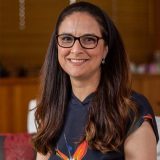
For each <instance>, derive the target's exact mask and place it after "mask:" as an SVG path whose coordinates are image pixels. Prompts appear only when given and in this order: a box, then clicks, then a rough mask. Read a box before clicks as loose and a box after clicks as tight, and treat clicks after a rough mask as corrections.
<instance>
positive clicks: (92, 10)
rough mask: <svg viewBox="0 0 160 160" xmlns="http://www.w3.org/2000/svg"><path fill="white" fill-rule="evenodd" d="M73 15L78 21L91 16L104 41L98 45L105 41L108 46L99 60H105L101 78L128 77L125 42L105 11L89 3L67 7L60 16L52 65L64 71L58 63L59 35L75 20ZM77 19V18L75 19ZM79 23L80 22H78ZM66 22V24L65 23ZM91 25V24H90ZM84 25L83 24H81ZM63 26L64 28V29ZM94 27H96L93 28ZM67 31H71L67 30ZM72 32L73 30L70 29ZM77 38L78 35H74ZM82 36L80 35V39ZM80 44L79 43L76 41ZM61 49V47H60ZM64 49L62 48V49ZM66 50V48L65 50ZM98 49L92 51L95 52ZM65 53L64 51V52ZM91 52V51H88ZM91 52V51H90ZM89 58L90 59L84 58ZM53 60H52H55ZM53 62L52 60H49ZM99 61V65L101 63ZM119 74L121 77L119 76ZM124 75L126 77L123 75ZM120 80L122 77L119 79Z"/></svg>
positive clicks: (52, 44) (53, 44)
mask: <svg viewBox="0 0 160 160" xmlns="http://www.w3.org/2000/svg"><path fill="white" fill-rule="evenodd" d="M73 15H75V17H76V16H77V19H80V17H78V16H81V15H88V16H90V18H91V19H93V20H94V21H95V22H96V23H97V26H98V28H99V31H100V33H98V32H97V35H96V36H98V37H102V38H103V40H101V39H100V40H98V44H99V43H101V42H102V41H104V45H105V46H106V48H105V51H104V53H101V54H102V55H101V58H100V57H99V59H98V60H100V59H101V61H102V59H105V64H103V65H101V68H102V72H101V77H102V78H103V76H104V74H105V75H107V77H109V76H111V77H112V78H111V79H113V77H116V76H120V75H122V76H123V77H124V76H128V75H127V73H128V61H127V55H126V53H125V50H124V47H123V42H122V40H121V37H120V35H119V33H118V31H117V29H116V27H115V25H114V24H113V22H112V21H111V19H110V18H109V17H108V16H107V15H106V13H105V12H104V11H102V10H101V9H100V8H99V7H97V6H95V5H93V4H90V3H88V2H77V3H73V4H71V5H69V6H67V7H66V8H65V9H64V10H63V11H62V12H61V14H60V15H59V18H58V20H57V23H56V26H55V31H54V34H53V37H52V41H51V48H52V51H51V52H53V53H51V52H50V54H52V56H53V57H52V58H53V59H54V61H52V63H56V64H55V65H56V66H57V67H58V68H57V69H60V70H61V69H62V68H63V66H62V68H61V67H60V65H59V62H58V51H59V50H58V44H57V37H56V36H57V35H59V34H62V33H63V30H61V28H63V29H64V28H65V25H66V22H67V21H68V20H69V19H70V18H73ZM75 19H76V18H75ZM77 21H78V20H77ZM64 22H65V23H64ZM81 23H86V22H85V20H84V22H83V21H81ZM88 24H89V22H88ZM81 25H83V24H81ZM62 26H63V27H62ZM93 27H94V26H93ZM93 27H92V26H91V25H90V29H91V30H92V28H93ZM65 29H69V28H67V26H66V28H65ZM86 29H87V28H84V31H86ZM70 30H71V28H70ZM67 31H68V30H67ZM73 36H76V35H73ZM79 36H80V35H78V37H79ZM76 42H78V41H76ZM59 48H60V47H59ZM61 49H62V47H61ZM63 49H65V50H66V48H63ZM95 49H96V48H94V49H92V50H95ZM63 51H64V50H63ZM88 51H89V50H88ZM90 51H91V50H90ZM84 58H86V59H87V58H88V57H84ZM53 59H52V60H53ZM49 60H50V61H51V59H49ZM99 62H100V61H98V62H97V63H99ZM62 72H63V70H62ZM118 74H119V75H118ZM123 74H124V75H123ZM119 78H120V77H119Z"/></svg>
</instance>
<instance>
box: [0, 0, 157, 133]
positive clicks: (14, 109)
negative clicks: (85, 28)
mask: <svg viewBox="0 0 160 160" xmlns="http://www.w3.org/2000/svg"><path fill="white" fill-rule="evenodd" d="M88 1H89V2H92V3H94V4H97V5H99V6H100V7H102V8H103V9H104V10H105V11H106V12H107V13H108V14H109V16H110V17H111V18H112V20H113V21H114V23H115V24H116V26H117V28H118V29H119V31H120V33H121V36H122V39H123V41H124V44H125V47H126V51H127V53H128V56H129V58H130V68H131V72H132V86H133V89H135V90H137V91H139V92H141V93H142V94H144V95H145V96H146V97H147V98H148V99H149V101H150V103H151V105H152V107H153V110H154V111H155V114H156V115H160V93H159V91H160V29H159V28H160V18H159V17H160V9H159V7H160V1H159V0H88ZM71 2H72V1H68V0H45V1H44V0H0V119H1V120H0V132H12V133H17V132H26V131H27V118H28V113H29V112H28V109H29V104H30V102H31V100H34V99H36V97H37V96H38V90H39V77H38V76H39V72H40V69H41V67H42V64H43V61H44V57H45V54H46V51H47V47H48V44H49V41H50V37H51V33H52V32H53V30H54V26H55V22H56V19H57V16H58V15H59V13H60V11H61V10H62V9H63V8H64V7H65V6H66V5H68V4H69V3H71Z"/></svg>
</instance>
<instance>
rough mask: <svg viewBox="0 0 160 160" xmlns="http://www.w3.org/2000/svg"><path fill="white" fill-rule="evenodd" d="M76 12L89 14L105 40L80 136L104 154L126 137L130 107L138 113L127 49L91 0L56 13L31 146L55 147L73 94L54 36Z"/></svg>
mask: <svg viewBox="0 0 160 160" xmlns="http://www.w3.org/2000/svg"><path fill="white" fill-rule="evenodd" d="M74 12H86V13H88V14H89V15H91V16H93V17H94V18H95V20H96V21H97V22H98V24H99V26H100V29H101V32H102V35H103V37H104V39H105V42H106V44H107V45H108V54H107V57H106V60H105V64H103V65H102V66H101V78H100V82H99V85H98V88H97V90H96V93H95V97H94V98H93V101H92V104H91V106H90V108H89V116H88V121H87V124H86V127H85V135H84V138H85V139H86V140H87V141H88V143H89V145H90V147H91V148H94V149H96V150H99V151H101V152H102V153H106V152H108V151H113V150H119V148H120V146H121V145H123V143H124V140H125V138H126V130H127V124H126V122H127V120H128V119H130V118H131V117H130V116H129V115H130V111H133V113H135V115H136V112H137V110H136V106H135V104H134V102H132V100H131V89H130V78H129V77H130V76H129V64H128V58H127V54H126V52H125V49H124V45H123V42H122V39H121V36H120V35H119V32H118V30H117V29H116V27H115V25H114V23H113V22H112V20H111V19H110V18H109V17H108V15H107V14H106V13H105V12H104V11H102V10H101V9H100V8H99V7H97V6H95V5H93V4H91V3H88V2H77V3H73V4H71V5H69V6H67V7H66V8H65V9H64V10H63V11H62V12H61V14H60V15H59V17H58V20H57V23H56V26H55V31H54V32H53V35H52V37H51V41H50V45H49V48H48V53H47V55H46V58H45V62H44V65H43V72H42V83H41V84H42V91H41V96H40V99H39V103H38V105H37V110H36V114H35V117H36V122H37V124H38V131H37V133H36V135H35V136H34V138H33V143H34V146H35V148H36V149H37V151H38V152H41V153H43V154H46V153H47V152H48V151H50V150H52V149H53V148H55V146H56V143H57V139H58V137H59V135H60V133H61V130H62V127H63V125H64V121H65V113H66V109H67V105H68V101H69V98H70V94H71V83H70V79H69V76H68V75H67V74H66V73H65V72H64V71H63V70H62V68H61V66H60V64H59V62H58V58H57V54H58V50H57V42H56V35H57V34H58V29H59V26H60V24H61V22H62V21H63V20H64V19H65V18H66V17H67V16H68V15H71V14H72V13H74Z"/></svg>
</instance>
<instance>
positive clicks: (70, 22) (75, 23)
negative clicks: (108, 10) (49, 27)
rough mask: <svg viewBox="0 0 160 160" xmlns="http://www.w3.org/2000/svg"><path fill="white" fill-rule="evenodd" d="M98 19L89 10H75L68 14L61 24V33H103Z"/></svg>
mask: <svg viewBox="0 0 160 160" xmlns="http://www.w3.org/2000/svg"><path fill="white" fill-rule="evenodd" d="M100 28H101V27H100V25H99V23H98V22H97V20H96V19H95V18H94V17H93V16H92V15H90V14H89V13H87V12H73V13H72V14H70V15H68V16H66V17H65V18H64V20H63V21H62V22H61V24H60V26H59V31H58V33H59V34H62V33H70V34H73V35H82V34H86V33H91V34H98V35H101V30H100Z"/></svg>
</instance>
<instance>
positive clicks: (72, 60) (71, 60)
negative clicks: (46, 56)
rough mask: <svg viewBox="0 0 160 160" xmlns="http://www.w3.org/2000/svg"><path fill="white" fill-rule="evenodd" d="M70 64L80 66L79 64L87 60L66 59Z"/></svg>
mask: <svg viewBox="0 0 160 160" xmlns="http://www.w3.org/2000/svg"><path fill="white" fill-rule="evenodd" d="M68 60H69V61H70V62H71V63H72V64H77V65H80V64H83V63H84V62H86V61H87V60H88V59H74V58H73V59H72V58H70V59H68Z"/></svg>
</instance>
